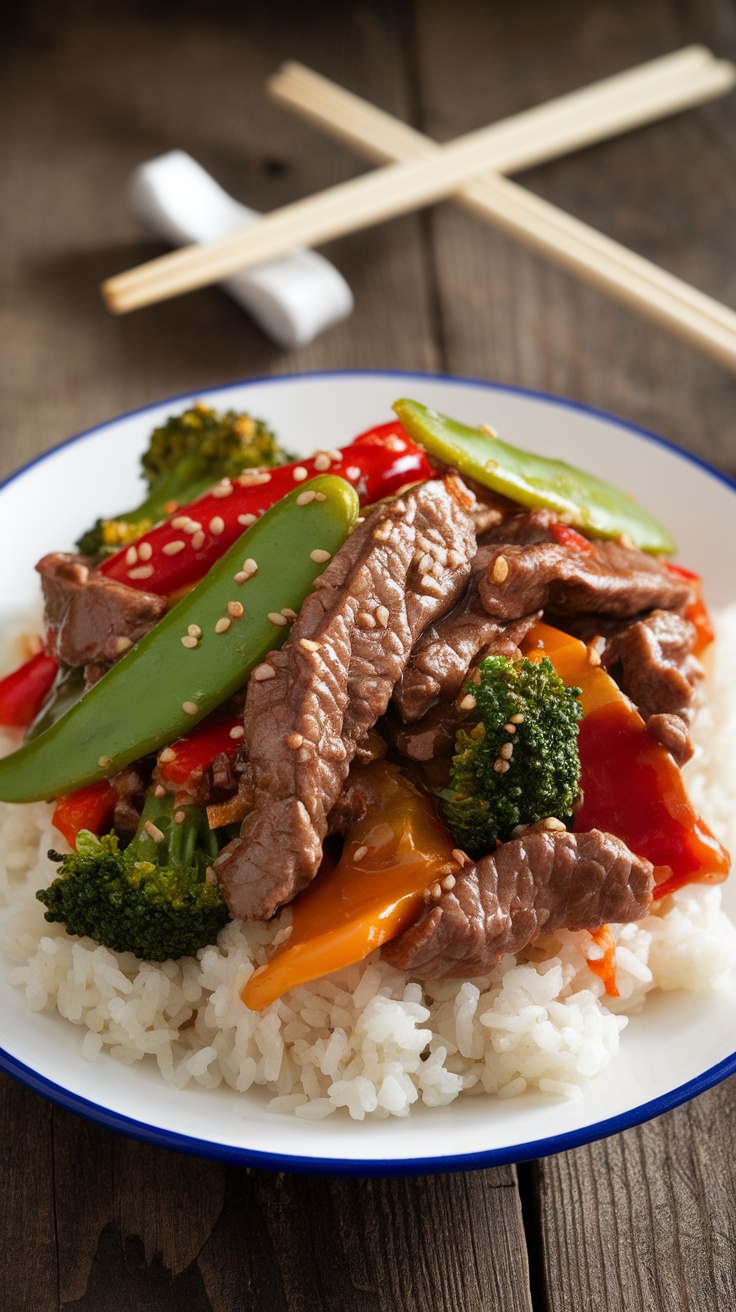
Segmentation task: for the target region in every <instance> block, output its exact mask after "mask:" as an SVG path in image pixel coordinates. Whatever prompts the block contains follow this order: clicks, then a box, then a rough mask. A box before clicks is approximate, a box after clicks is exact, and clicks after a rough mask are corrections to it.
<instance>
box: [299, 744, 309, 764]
mask: <svg viewBox="0 0 736 1312" xmlns="http://www.w3.org/2000/svg"><path fill="white" fill-rule="evenodd" d="M311 755H312V753H311V751H310V749H309V748H308V747H306V746H304V747H300V748H299V749H298V751H297V754H296V759H297V761H301V763H302V765H303V764H304V762H305V761H308V760H309V759H310V757H311Z"/></svg>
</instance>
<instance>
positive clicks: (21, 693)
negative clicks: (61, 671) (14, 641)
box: [0, 651, 59, 729]
mask: <svg viewBox="0 0 736 1312" xmlns="http://www.w3.org/2000/svg"><path fill="white" fill-rule="evenodd" d="M58 668H59V662H58V661H56V660H54V658H53V656H47V655H46V654H45V653H44V652H42V651H40V652H38V653H37V654H36V655H35V656H32V657H31V659H30V660H29V661H26V662H25V664H24V665H21V666H20V667H19V668H18V669H17V670H13V672H12V674H8V675H6V676H5V678H4V679H0V725H4V726H6V727H10V728H15V729H27V728H28V725H29V724H32V723H33V721H34V720H35V718H36V716H37V715H38V712H39V711H40V709H41V707H42V706H43V704H44V702H45V701H46V698H47V697H48V695H49V693H50V692H51V687H52V685H53V682H54V679H55V678H56V671H57V670H58Z"/></svg>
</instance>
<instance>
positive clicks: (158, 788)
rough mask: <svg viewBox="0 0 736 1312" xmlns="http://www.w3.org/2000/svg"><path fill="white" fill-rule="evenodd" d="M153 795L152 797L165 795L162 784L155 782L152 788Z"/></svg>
mask: <svg viewBox="0 0 736 1312" xmlns="http://www.w3.org/2000/svg"><path fill="white" fill-rule="evenodd" d="M153 795H154V797H165V796H166V789H165V788H164V786H163V784H156V787H155V788H154V790H153Z"/></svg>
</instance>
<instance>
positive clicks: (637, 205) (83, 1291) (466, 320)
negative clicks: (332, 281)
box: [0, 0, 736, 1312]
mask: <svg viewBox="0 0 736 1312" xmlns="http://www.w3.org/2000/svg"><path fill="white" fill-rule="evenodd" d="M691 41H704V42H706V43H707V44H708V45H710V46H711V47H712V48H713V49H715V50H716V52H718V53H719V54H722V55H727V56H730V57H732V58H734V57H736V4H735V3H734V0H643V2H642V0H591V2H590V3H586V2H584V0H515V2H514V3H513V4H511V3H509V2H508V0H498V2H497V3H493V2H492V0H452V3H449V2H448V0H416V3H415V4H412V3H411V0H374V2H373V3H368V2H360V0H339V2H338V0H316V2H315V3H312V4H305V3H303V0H302V3H296V2H294V3H292V2H291V0H279V2H278V3H271V4H264V3H261V4H258V5H252V4H249V3H247V0H240V2H239V3H236V2H235V0H232V2H231V3H217V0H210V3H207V4H206V3H194V2H193V0H177V3H173V2H172V0H148V2H147V3H146V2H145V0H140V2H139V3H133V2H131V3H122V2H121V0H108V2H107V3H106V4H104V5H99V4H95V3H94V0H56V3H53V0H36V2H35V3H31V4H26V5H19V4H16V5H13V4H8V3H7V0H6V5H5V7H4V11H3V28H2V41H1V42H0V68H1V76H0V142H2V147H1V148H0V149H1V151H2V161H3V162H2V187H3V190H4V199H3V206H2V213H3V217H2V240H1V241H0V268H1V274H0V276H1V277H2V297H1V298H0V369H1V370H2V385H3V390H2V427H1V428H0V476H1V475H2V474H4V473H7V472H9V471H10V470H11V469H12V468H13V467H15V466H16V465H18V464H20V463H21V462H23V461H25V460H27V459H29V458H30V457H31V456H32V455H34V454H35V453H37V452H39V451H41V450H44V449H45V448H47V447H49V446H51V445H53V444H54V443H56V442H58V441H59V440H60V439H62V438H64V437H66V436H68V435H69V434H70V433H73V432H75V431H77V430H79V429H81V428H84V427H87V426H89V425H92V424H94V423H95V422H97V421H98V420H103V419H107V418H108V417H110V416H111V415H114V414H116V413H117V412H119V411H122V410H126V409H129V408H132V407H136V406H140V405H143V404H145V403H146V402H148V401H153V400H157V399H159V398H160V397H163V396H166V395H169V394H173V393H176V392H181V391H191V390H192V389H196V388H198V387H205V386H207V385H209V384H216V383H220V382H226V381H229V380H232V379H234V378H239V377H243V376H246V375H250V374H262V373H271V372H273V373H280V372H287V371H291V370H307V369H312V368H330V367H340V366H353V365H363V366H386V365H390V366H398V367H406V368H412V369H414V368H419V369H428V370H432V369H441V370H446V371H449V372H458V373H470V374H476V375H480V376H482V377H488V378H495V379H500V380H502V381H508V382H512V383H520V384H526V385H530V386H532V387H540V388H545V389H548V390H551V391H555V392H560V393H563V394H565V395H567V396H571V397H575V398H578V399H580V400H582V401H587V402H590V403H592V404H594V405H597V406H601V407H604V408H608V409H611V410H613V411H616V412H618V413H619V414H621V415H623V416H625V417H626V418H628V419H631V420H635V421H637V422H638V423H642V424H644V425H648V426H650V427H652V428H655V429H657V430H659V431H660V432H662V433H664V434H665V435H666V436H667V437H669V438H671V439H672V440H674V441H675V442H677V443H679V444H680V445H682V446H683V447H686V448H687V449H688V450H691V451H694V452H697V453H698V454H699V455H701V456H704V457H705V458H706V459H708V460H710V461H712V462H713V463H715V464H716V465H719V466H720V467H721V468H722V469H725V470H726V471H727V472H729V473H731V474H736V379H734V378H732V377H730V376H729V375H728V374H726V373H725V372H723V371H722V370H720V369H718V368H716V367H715V366H713V365H710V364H708V363H707V362H705V361H703V360H702V359H700V358H699V357H698V356H697V355H696V354H694V353H693V352H692V351H691V350H690V349H688V348H686V347H684V346H681V345H679V344H677V343H676V342H674V341H673V340H671V339H670V338H669V337H667V336H665V335H664V334H663V333H661V332H659V331H657V330H655V329H653V328H651V327H649V326H648V325H646V324H644V323H642V322H640V321H638V320H637V319H635V318H633V317H632V316H631V315H630V314H628V313H627V312H625V311H624V310H620V309H618V308H616V307H615V306H612V305H611V304H610V303H609V302H607V301H605V300H604V299H602V298H601V297H600V296H599V295H597V294H596V293H594V292H592V291H588V290H586V289H584V288H582V287H581V286H579V285H578V284H577V283H575V282H573V281H571V280H570V279H569V278H568V277H567V276H565V275H563V274H561V273H558V272H556V271H555V270H553V269H551V268H550V267H549V266H547V265H545V264H544V263H542V262H540V261H539V260H538V259H536V258H534V257H533V256H531V255H529V254H527V253H526V252H525V251H523V250H522V249H521V248H517V247H516V246H514V245H511V244H510V243H509V242H508V241H506V240H505V239H504V238H502V237H500V236H496V235H494V234H493V233H492V232H490V231H489V230H488V229H486V228H483V227H481V226H480V225H478V224H477V223H476V222H475V221H474V220H472V219H471V218H469V217H467V216H465V215H463V214H461V213H459V212H457V211H455V210H454V209H453V208H451V207H450V206H449V205H443V206H439V207H438V208H436V209H434V210H433V211H432V212H431V213H427V214H422V215H419V216H412V217H408V218H404V219H401V220H398V221H395V222H393V223H390V224H387V225H386V226H385V227H382V228H378V229H375V230H374V231H372V232H367V233H364V234H360V235H356V236H351V237H349V238H346V239H345V240H343V241H339V242H336V243H334V244H333V245H332V246H331V247H330V248H329V254H330V256H331V258H333V259H334V261H335V263H336V264H337V265H338V266H339V267H340V268H341V269H342V270H343V272H344V273H345V275H346V277H347V278H348V280H349V282H350V284H351V286H352V287H353V289H354V292H355V297H356V312H355V314H354V316H353V317H352V319H350V320H349V322H348V323H346V324H345V325H343V326H342V327H340V328H337V329H335V330H333V331H332V332H331V333H329V334H328V335H326V336H325V337H323V338H321V339H320V340H319V341H318V342H316V343H315V344H314V345H313V346H312V347H310V348H309V349H307V350H304V351H302V352H300V353H298V354H292V355H289V354H286V353H284V352H282V351H280V350H278V349H277V348H275V347H274V346H272V345H271V344H270V343H268V342H267V341H266V340H265V339H264V338H263V337H262V336H261V335H260V334H259V333H258V331H257V330H256V329H255V328H254V327H253V326H252V325H251V324H250V323H249V321H248V320H247V319H246V318H245V316H244V315H243V314H242V313H241V311H240V310H239V309H238V308H237V307H236V306H235V305H234V304H233V303H232V302H230V301H229V300H228V299H227V298H226V297H225V296H224V295H223V294H222V293H220V292H219V291H217V290H207V291H202V292H198V293H197V294H195V295H193V296H189V297H188V298H186V299H185V300H180V301H176V302H172V303H170V304H168V305H162V306H158V307H156V308H152V309H150V310H144V311H142V312H140V313H139V314H136V315H133V316H130V317H128V318H124V319H120V320H116V319H112V318H110V317H108V315H107V314H106V313H105V311H104V309H103V307H102V304H101V302H100V299H99V296H98V291H97V284H98V282H99V281H100V279H101V278H103V277H104V276H105V275H108V274H111V273H113V272H116V271H118V270H120V269H123V268H126V267H128V266H130V265H131V264H134V263H136V262H138V261H140V260H141V259H143V258H145V257H147V256H150V255H153V254H154V253H156V252H157V250H158V249H159V248H158V247H156V246H155V245H154V244H153V243H151V242H148V241H146V240H145V239H143V238H142V237H141V236H140V234H139V231H138V229H137V226H136V223H135V221H134V220H133V219H132V217H131V216H130V214H129V213H128V209H127V205H126V200H125V188H126V182H127V178H128V175H129V173H130V171H131V169H132V168H133V166H134V165H135V164H137V163H138V162H139V161H141V160H143V159H146V158H149V157H151V156H153V155H156V154H158V153H160V152H162V151H164V150H168V149H170V148H172V147H176V146H178V147H183V148H184V149H186V150H188V151H190V152H191V153H192V154H193V155H194V156H195V157H196V158H197V159H199V160H201V161H202V163H203V164H204V165H205V166H206V167H207V168H208V169H210V170H211V171H212V172H213V173H214V174H215V176H216V177H217V178H218V179H219V180H220V181H221V182H222V183H223V184H224V185H225V186H226V187H227V188H229V189H230V190H231V191H232V192H233V193H234V194H235V195H237V196H239V197H240V198H242V199H243V200H244V201H246V202H248V203H249V204H252V205H254V206H256V207H258V208H262V209H264V210H268V209H271V208H273V207H275V206H278V205H280V204H282V203H284V202H286V201H288V200H291V199H292V198H296V197H297V196H301V195H304V194H307V193H308V192H311V191H314V190H316V189H318V188H320V187H324V186H326V185H328V184H330V183H333V182H336V181H338V180H339V179H342V178H345V177H348V176H350V175H351V174H352V173H354V172H356V171H358V169H359V168H360V167H362V166H360V165H359V164H358V163H356V161H355V159H354V158H353V157H352V156H351V155H350V154H349V153H348V152H346V151H344V150H343V149H342V148H340V147H338V146H336V145H335V144H333V143H331V142H329V141H326V140H324V139H322V138H321V137H320V136H319V135H318V134H317V133H316V132H315V131H313V130H312V129H310V128H308V127H307V126H305V125H302V124H300V123H298V122H296V121H294V120H293V119H292V118H291V117H290V116H289V115H287V114H286V112H285V111H282V110H280V109H278V108H277V107H275V106H273V105H271V104H270V103H269V102H268V101H267V100H266V99H265V97H264V94H263V83H264V79H265V78H266V76H267V75H268V74H269V73H270V72H271V71H272V70H273V69H274V68H275V67H276V66H277V65H278V64H279V62H280V61H281V60H283V59H284V58H287V57H295V58H298V59H301V60H303V61H304V62H305V63H308V64H310V65H312V66H313V67H315V68H317V69H319V70H321V71H323V72H325V73H327V74H328V75H330V76H333V77H335V78H336V79H337V80H339V81H341V82H343V83H344V84H346V85H347V86H349V87H351V88H353V89H355V90H356V91H358V92H360V93H361V94H363V95H366V96H368V97H370V98H371V99H372V100H374V101H376V102H377V103H378V104H380V105H383V106H385V107H386V108H388V109H389V110H391V111H393V112H395V113H397V114H399V115H401V116H403V117H405V118H407V119H409V120H411V121H412V122H414V123H416V124H417V125H419V126H421V127H422V128H423V129H424V130H425V131H427V132H429V133H430V134H432V135H433V136H435V137H437V138H438V139H446V138H449V137H451V136H453V135H454V134H456V133H458V132H462V131H464V130H466V129H470V128H473V127H476V126H479V125H481V124H483V123H486V122H489V121H491V120H493V119H496V118H500V117H503V116H504V115H507V114H509V113H512V112H514V111H515V110H518V109H522V108H524V107H525V106H527V105H531V104H533V103H536V102H538V101H541V100H545V99H548V98H549V97H550V96H552V95H555V94H559V93H561V92H564V91H566V90H568V89H572V88H574V87H576V86H578V85H581V84H583V83H586V82H589V81H592V80H593V79H595V78H599V77H601V76H604V75H605V74H608V73H611V72H614V71H616V70H618V69H620V68H624V67H626V66H628V65H631V64H634V63H637V62H639V61H641V60H643V59H647V58H651V57H653V56H655V55H657V54H662V53H664V52H666V51H668V50H672V49H675V48H676V47H678V46H680V45H683V44H685V43H688V42H691ZM525 181H526V183H528V185H529V186H530V187H531V188H533V189H534V190H535V191H537V192H539V193H540V194H542V195H544V196H546V197H549V198H550V199H552V200H554V201H556V202H557V203H559V204H560V205H562V206H564V207H565V208H567V209H569V210H570V211H571V212H572V213H574V214H577V215H579V216H580V217H581V218H584V219H586V220H588V221H590V222H592V223H594V224H596V225H597V226H598V227H600V228H601V229H603V230H604V231H605V232H608V233H610V234H611V235H612V236H614V237H617V238H618V239H619V240H621V241H623V242H625V243H626V244H627V245H629V246H631V247H633V248H634V249H635V250H638V251H640V252H642V253H644V254H646V255H648V256H651V257H652V258H654V259H655V260H657V261H659V262H660V263H661V264H663V265H664V266H665V267H667V268H669V269H672V270H673V271H675V272H676V273H678V274H680V275H681V276H683V277H685V278H688V279H690V280H691V281H693V282H694V283H696V284H697V285H698V286H700V287H702V288H704V289H705V290H707V291H709V292H712V293H714V294H715V295H717V296H719V297H721V298H722V299H723V300H725V301H727V302H728V303H730V304H732V305H736V96H733V95H732V96H731V97H730V98H726V99H725V100H723V101H719V102H717V103H716V104H714V105H711V106H708V107H706V108H703V109H700V110H697V111H691V112H688V113H687V114H685V115H683V116H681V117H680V118H677V119H673V120H671V121H668V122H665V123H663V124H660V125H656V126H652V127H648V128H646V129H644V130H642V131H640V132H637V133H633V134H630V135H628V136H625V137H622V138H620V139H619V140H616V141H613V142H610V143H609V144H606V145H602V146H598V147H595V148H592V149H590V150H587V151H584V152H581V153H580V154H578V155H576V156H574V157H571V158H569V159H565V160H563V161H560V162H558V163H555V164H550V165H547V166H545V167H544V168H540V169H537V170H535V171H534V172H531V173H529V174H527V175H526V177H525ZM0 1103H1V1106H2V1110H1V1113H0V1180H1V1183H0V1245H1V1249H0V1261H1V1274H0V1306H2V1307H3V1308H7V1309H8V1310H9V1312H25V1310H26V1309H28V1312H47V1309H48V1310H49V1312H50V1310H51V1309H59V1308H64V1309H75V1310H76V1312H102V1310H103V1309H104V1312H139V1310H140V1312H149V1309H172V1312H173V1309H182V1308H186V1309H191V1312H206V1310H211V1312H239V1310H240V1309H243V1310H245V1309H248V1310H249V1309H256V1308H257V1309H259V1310H261V1309H266V1310H267V1312H271V1309H274V1310H280V1309H285V1310H286V1309H288V1312H302V1310H303V1312H315V1309H325V1310H329V1312H374V1310H377V1309H386V1310H387V1312H392V1310H393V1309H399V1310H402V1312H403V1310H406V1312H439V1310H440V1309H442V1310H443V1312H444V1310H445V1309H462V1310H463V1312H465V1310H466V1309H467V1310H468V1312H470V1310H471V1309H472V1310H473V1312H476V1309H477V1310H478V1312H480V1310H481V1309H482V1310H483V1312H491V1310H496V1309H498V1312H515V1310H516V1309H518V1310H519V1312H521V1310H522V1309H524V1310H525V1312H528V1309H531V1308H533V1309H535V1312H583V1310H587V1309H595V1312H614V1310H615V1312H619V1310H621V1312H623V1310H624V1309H625V1312H640V1309H641V1310H644V1309H647V1310H648V1309H657V1310H659V1309H662V1312H680V1309H698V1310H700V1309H703V1312H706V1310H707V1312H713V1310H714V1309H716V1310H718V1312H720V1310H721V1309H722V1310H723V1312H730V1310H731V1309H733V1308H734V1307H736V1273H735V1269H734V1251H735V1250H734V1239H735V1238H736V1234H735V1230H736V1206H735V1204H734V1186H735V1184H736V1168H735V1165H734V1163H735V1162H736V1129H734V1126H735V1124H736V1082H734V1081H731V1082H729V1083H726V1084H724V1085H722V1086H721V1087H720V1088H718V1089H715V1090H713V1091H712V1092H710V1093H707V1094H705V1095H703V1096H702V1097H701V1098H699V1099H697V1100H696V1101H695V1102H693V1103H691V1104H690V1105H689V1106H686V1107H683V1108H681V1109H680V1110H678V1111H675V1112H672V1113H670V1114H669V1115H667V1116H664V1117H662V1118H661V1119H659V1120H657V1121H655V1122H653V1123H651V1124H649V1125H646V1126H643V1127H641V1128H640V1129H635V1130H631V1131H629V1132H627V1133H626V1134H622V1135H619V1136H617V1137H616V1138H613V1139H609V1140H608V1141H606V1142H604V1143H598V1144H594V1145H592V1146H590V1147H588V1148H581V1149H578V1150H577V1151H575V1152H571V1153H567V1154H565V1155H562V1156H559V1157H553V1158H549V1159H547V1160H546V1161H540V1162H534V1163H530V1164H527V1165H524V1166H520V1167H519V1168H518V1169H514V1168H511V1167H509V1168H504V1169H499V1170H488V1171H479V1172H476V1173H474V1174H467V1175H448V1176H438V1177H434V1178H425V1179H418V1180H411V1179H406V1180H400V1179H399V1180H342V1179H337V1178H336V1179H318V1178H307V1177H299V1176H295V1175H293V1176H290V1175H274V1174H269V1173H267V1172H257V1171H248V1170H244V1169H240V1168H235V1167H227V1166H224V1165H219V1164H212V1163H208V1162H205V1161H198V1160H196V1159H193V1158H186V1157H183V1156H178V1155H176V1154H173V1153H168V1152H166V1151H160V1150H155V1149H153V1148H149V1147H146V1146H143V1145H141V1144H138V1143H135V1142H133V1141H131V1140H126V1139H123V1138H120V1137H118V1136H116V1135H115V1134H111V1133H108V1132H106V1131H104V1130H102V1129H98V1128H96V1127H94V1126H92V1125H89V1124H87V1123H85V1122H84V1121H82V1120H79V1119H77V1118H76V1117H74V1116H72V1115H69V1114H67V1113H64V1112H61V1111H58V1110H55V1109H53V1108H52V1107H51V1106H50V1105H49V1104H48V1103H47V1102H45V1101H43V1100H42V1099H41V1098H39V1097H36V1096H35V1095H33V1094H32V1093H29V1092H27V1091H26V1090H24V1089H23V1088H21V1087H20V1086H18V1085H16V1084H14V1083H13V1082H12V1081H10V1080H8V1079H5V1078H3V1079H1V1080H0ZM489 1115H492V1108H490V1109H489ZM356 1133H359V1130H357V1129H356Z"/></svg>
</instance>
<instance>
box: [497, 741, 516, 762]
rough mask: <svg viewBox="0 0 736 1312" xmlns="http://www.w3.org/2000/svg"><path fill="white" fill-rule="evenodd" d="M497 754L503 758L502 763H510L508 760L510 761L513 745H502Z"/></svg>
mask: <svg viewBox="0 0 736 1312" xmlns="http://www.w3.org/2000/svg"><path fill="white" fill-rule="evenodd" d="M498 754H499V756H500V757H502V758H503V760H504V761H510V760H511V757H512V756H513V754H514V744H513V743H504V745H503V747H502V748H501V750H500V752H499V753H498Z"/></svg>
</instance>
